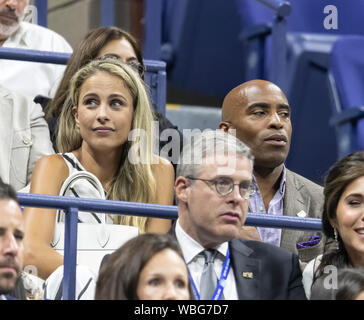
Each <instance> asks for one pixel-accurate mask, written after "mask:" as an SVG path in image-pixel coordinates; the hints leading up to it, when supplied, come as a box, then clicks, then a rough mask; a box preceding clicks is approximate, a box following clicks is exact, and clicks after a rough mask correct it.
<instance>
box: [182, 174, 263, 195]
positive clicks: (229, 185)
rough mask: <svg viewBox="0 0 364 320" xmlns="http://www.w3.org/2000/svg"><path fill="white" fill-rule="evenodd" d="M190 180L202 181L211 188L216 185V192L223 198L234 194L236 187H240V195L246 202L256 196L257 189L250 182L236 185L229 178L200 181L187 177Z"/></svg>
mask: <svg viewBox="0 0 364 320" xmlns="http://www.w3.org/2000/svg"><path fill="white" fill-rule="evenodd" d="M186 178H187V179H189V180H201V181H203V182H205V183H206V184H207V185H209V186H211V185H214V186H215V189H216V192H217V193H218V194H220V195H222V196H226V195H228V194H230V193H231V192H233V190H234V186H235V185H237V186H239V193H240V196H241V197H242V198H243V199H244V200H248V199H249V197H250V196H252V195H253V194H255V192H256V189H255V187H254V186H253V185H251V184H249V183H248V182H246V181H245V182H240V183H234V181H233V180H232V179H231V178H229V177H220V178H216V179H211V180H207V179H200V178H194V177H191V176H188V177H186Z"/></svg>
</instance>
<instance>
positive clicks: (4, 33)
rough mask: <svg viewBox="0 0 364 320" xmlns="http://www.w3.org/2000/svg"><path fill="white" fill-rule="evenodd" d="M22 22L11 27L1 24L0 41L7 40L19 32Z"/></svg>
mask: <svg viewBox="0 0 364 320" xmlns="http://www.w3.org/2000/svg"><path fill="white" fill-rule="evenodd" d="M19 27H20V22H18V23H15V24H13V25H11V26H8V25H5V24H2V23H0V39H7V38H9V37H10V36H12V35H13V34H14V33H15V32H17V31H18V29H19Z"/></svg>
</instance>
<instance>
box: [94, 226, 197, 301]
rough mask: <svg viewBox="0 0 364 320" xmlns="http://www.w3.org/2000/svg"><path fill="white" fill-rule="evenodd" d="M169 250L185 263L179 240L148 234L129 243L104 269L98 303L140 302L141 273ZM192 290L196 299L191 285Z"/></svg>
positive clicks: (102, 268) (119, 250) (109, 259)
mask: <svg viewBox="0 0 364 320" xmlns="http://www.w3.org/2000/svg"><path fill="white" fill-rule="evenodd" d="M165 249H171V250H173V251H175V252H176V253H177V254H178V255H179V256H180V257H181V258H182V260H183V255H182V251H181V249H180V247H179V246H178V244H177V242H176V240H175V239H174V238H172V237H171V236H170V235H168V234H154V233H146V234H142V235H139V236H137V237H135V238H132V239H131V240H129V241H127V242H126V243H125V244H124V245H123V246H121V247H120V248H119V249H118V250H116V251H115V252H114V253H112V254H111V255H110V256H109V257H108V259H107V261H106V262H105V264H102V265H101V268H100V273H99V277H98V279H97V283H96V294H95V299H96V300H138V299H139V298H138V296H137V286H138V282H139V276H140V273H141V271H142V270H143V268H144V266H145V265H146V264H147V263H148V261H149V260H150V259H151V258H152V257H153V256H154V255H156V254H157V253H159V252H161V251H163V250H165ZM161 267H162V266H161ZM186 268H187V266H186ZM188 289H189V292H190V298H191V299H193V292H192V289H191V284H190V282H188Z"/></svg>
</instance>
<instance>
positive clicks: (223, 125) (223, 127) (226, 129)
mask: <svg viewBox="0 0 364 320" xmlns="http://www.w3.org/2000/svg"><path fill="white" fill-rule="evenodd" d="M219 129H220V130H223V131H224V132H226V133H230V129H234V127H233V125H232V124H231V123H230V122H227V121H221V122H220V124H219Z"/></svg>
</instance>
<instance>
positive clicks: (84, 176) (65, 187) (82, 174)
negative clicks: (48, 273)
mask: <svg viewBox="0 0 364 320" xmlns="http://www.w3.org/2000/svg"><path fill="white" fill-rule="evenodd" d="M78 180H83V181H85V180H86V181H88V182H89V183H90V184H91V185H92V186H93V187H94V188H95V189H96V190H97V192H98V194H99V196H100V199H102V200H105V198H106V197H105V191H104V188H103V187H102V184H101V182H100V181H99V179H98V178H97V177H96V176H95V175H93V174H92V173H90V172H88V171H75V172H73V173H72V174H70V176H69V177H68V178H67V179H66V180H65V181H64V182H63V184H62V187H61V190H60V192H59V195H60V196H65V195H66V194H67V192H68V191H71V192H72V193H73V194H74V195H75V196H76V197H78V195H77V194H75V191H74V190H72V185H74V183H75V182H76V181H78ZM62 211H63V210H57V214H56V219H55V224H54V236H53V241H52V243H51V245H52V247H56V246H57V244H58V242H59V241H60V237H61V230H60V228H62V227H61V226H60V225H59V222H60V216H61V214H62ZM90 214H91V215H93V216H94V218H95V220H97V221H98V223H99V225H100V227H101V230H100V232H101V233H105V231H104V230H103V229H104V228H102V226H104V225H105V224H106V214H102V215H101V217H102V218H101V219H100V216H98V215H96V214H95V213H93V212H90ZM105 237H107V234H106V235H104V236H103V238H105Z"/></svg>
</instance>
